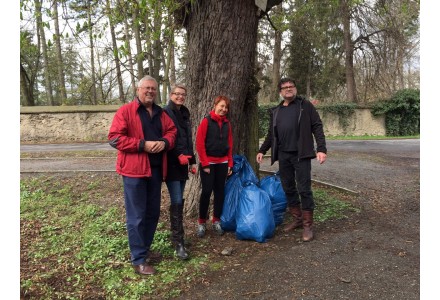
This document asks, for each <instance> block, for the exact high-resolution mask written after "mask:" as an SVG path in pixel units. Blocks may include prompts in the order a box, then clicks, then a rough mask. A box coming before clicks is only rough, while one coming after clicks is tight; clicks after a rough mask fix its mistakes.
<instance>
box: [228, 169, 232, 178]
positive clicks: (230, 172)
mask: <svg viewBox="0 0 440 300" xmlns="http://www.w3.org/2000/svg"><path fill="white" fill-rule="evenodd" d="M231 174H232V168H231V167H228V176H231Z"/></svg>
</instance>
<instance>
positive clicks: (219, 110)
mask: <svg viewBox="0 0 440 300" xmlns="http://www.w3.org/2000/svg"><path fill="white" fill-rule="evenodd" d="M228 110H229V109H228V107H227V106H226V101H225V100H221V101H220V102H219V103H217V104H216V105H214V112H215V114H216V115H219V116H226V114H227V113H228Z"/></svg>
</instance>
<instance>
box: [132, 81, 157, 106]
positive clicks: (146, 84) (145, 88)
mask: <svg viewBox="0 0 440 300" xmlns="http://www.w3.org/2000/svg"><path fill="white" fill-rule="evenodd" d="M136 92H137V95H138V98H139V100H140V101H141V103H142V104H143V105H145V106H151V105H153V102H154V99H156V95H157V84H156V82H154V81H153V80H145V81H143V82H142V83H141V84H140V86H138V88H137V91H136Z"/></svg>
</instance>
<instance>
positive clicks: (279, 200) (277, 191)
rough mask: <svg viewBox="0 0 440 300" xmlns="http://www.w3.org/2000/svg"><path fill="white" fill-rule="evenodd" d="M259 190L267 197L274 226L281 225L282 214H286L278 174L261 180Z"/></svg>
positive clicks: (285, 199)
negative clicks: (270, 204) (270, 205)
mask: <svg viewBox="0 0 440 300" xmlns="http://www.w3.org/2000/svg"><path fill="white" fill-rule="evenodd" d="M260 188H261V189H262V190H263V191H265V192H266V193H267V194H268V195H269V198H270V202H271V203H272V211H273V217H274V221H275V225H276V226H278V225H280V224H281V223H283V219H284V213H285V212H286V208H287V198H286V194H285V193H284V190H283V187H282V185H281V180H280V174H279V172H277V173H275V174H274V175H269V176H266V177H264V178H262V179H261V180H260Z"/></svg>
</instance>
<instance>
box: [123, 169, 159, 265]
mask: <svg viewBox="0 0 440 300" xmlns="http://www.w3.org/2000/svg"><path fill="white" fill-rule="evenodd" d="M151 172H152V175H153V176H152V177H151V178H134V177H127V176H123V177H122V180H123V183H124V197H125V212H126V224H127V233H128V245H129V247H130V252H131V262H132V264H133V265H139V264H141V263H143V262H144V261H145V259H146V258H147V255H148V251H150V246H151V244H152V243H153V238H154V233H155V232H156V228H157V223H158V222H159V216H160V200H161V185H162V172H161V168H152V170H151Z"/></svg>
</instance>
